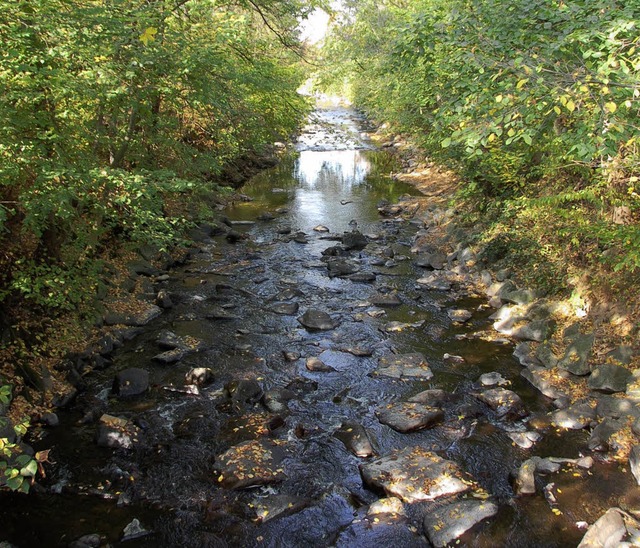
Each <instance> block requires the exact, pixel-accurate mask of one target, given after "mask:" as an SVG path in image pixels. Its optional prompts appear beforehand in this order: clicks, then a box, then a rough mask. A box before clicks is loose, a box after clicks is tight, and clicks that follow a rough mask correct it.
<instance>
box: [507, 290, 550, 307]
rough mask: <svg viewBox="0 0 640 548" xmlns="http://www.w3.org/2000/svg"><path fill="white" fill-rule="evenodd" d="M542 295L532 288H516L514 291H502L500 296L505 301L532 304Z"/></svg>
mask: <svg viewBox="0 0 640 548" xmlns="http://www.w3.org/2000/svg"><path fill="white" fill-rule="evenodd" d="M540 296H541V295H540V294H539V293H538V292H536V291H532V290H530V289H514V290H512V291H509V290H506V291H501V292H500V295H498V297H500V298H501V299H502V300H503V301H506V302H508V303H513V304H531V303H533V302H534V301H535V300H536V299H538V298H539V297H540Z"/></svg>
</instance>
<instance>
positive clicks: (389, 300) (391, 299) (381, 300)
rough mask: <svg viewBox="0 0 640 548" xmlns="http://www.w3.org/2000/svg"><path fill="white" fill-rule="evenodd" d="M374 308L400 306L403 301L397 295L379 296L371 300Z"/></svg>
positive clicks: (374, 296)
mask: <svg viewBox="0 0 640 548" xmlns="http://www.w3.org/2000/svg"><path fill="white" fill-rule="evenodd" d="M369 302H370V303H371V304H372V305H373V306H400V305H401V304H402V301H401V300H400V297H398V294H397V293H387V294H377V295H373V296H372V297H370V298H369Z"/></svg>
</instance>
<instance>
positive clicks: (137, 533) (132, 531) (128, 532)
mask: <svg viewBox="0 0 640 548" xmlns="http://www.w3.org/2000/svg"><path fill="white" fill-rule="evenodd" d="M150 534H151V531H148V530H147V529H145V528H144V527H143V526H142V525H141V524H140V520H138V519H137V518H133V519H132V520H131V523H129V524H128V525H127V526H126V527H125V528H124V530H123V531H122V539H121V541H122V542H127V541H130V540H134V539H138V538H142V537H146V536H147V535H150Z"/></svg>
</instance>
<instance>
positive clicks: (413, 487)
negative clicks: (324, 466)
mask: <svg viewBox="0 0 640 548" xmlns="http://www.w3.org/2000/svg"><path fill="white" fill-rule="evenodd" d="M360 473H361V474H362V478H363V480H364V482H365V483H366V484H367V485H369V486H371V487H374V488H379V489H383V490H384V491H385V493H387V495H388V496H395V497H398V498H400V499H401V500H403V501H404V502H407V503H413V502H419V501H425V500H427V501H428V500H435V499H437V498H440V497H443V496H447V495H454V494H456V493H464V492H465V491H468V490H469V489H470V482H469V481H468V480H466V479H465V478H463V476H462V473H461V471H460V468H459V467H458V465H457V464H456V463H454V462H451V461H448V460H445V459H443V458H441V457H439V456H438V455H436V454H435V453H432V452H430V451H427V450H426V449H424V448H423V447H405V448H404V449H401V450H396V451H392V452H391V454H390V455H388V456H386V457H382V458H379V459H376V460H374V461H372V462H370V463H368V464H361V465H360Z"/></svg>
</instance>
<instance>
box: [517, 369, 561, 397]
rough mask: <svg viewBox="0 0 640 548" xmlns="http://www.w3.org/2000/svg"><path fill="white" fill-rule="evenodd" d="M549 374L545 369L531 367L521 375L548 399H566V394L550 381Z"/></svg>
mask: <svg viewBox="0 0 640 548" xmlns="http://www.w3.org/2000/svg"><path fill="white" fill-rule="evenodd" d="M547 373H548V370H547V369H545V368H544V367H530V368H529V369H523V370H522V371H521V373H520V375H522V376H523V377H524V378H525V379H527V380H528V381H529V382H530V383H531V384H532V385H533V386H535V387H536V388H537V389H538V390H539V391H540V392H542V394H544V395H545V396H547V397H548V398H551V399H554V400H555V399H558V398H564V397H566V394H565V393H564V392H563V391H562V390H560V389H559V388H556V387H555V386H553V384H552V383H551V382H550V381H549V379H548V377H547Z"/></svg>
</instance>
